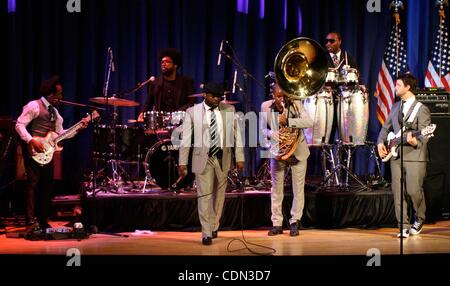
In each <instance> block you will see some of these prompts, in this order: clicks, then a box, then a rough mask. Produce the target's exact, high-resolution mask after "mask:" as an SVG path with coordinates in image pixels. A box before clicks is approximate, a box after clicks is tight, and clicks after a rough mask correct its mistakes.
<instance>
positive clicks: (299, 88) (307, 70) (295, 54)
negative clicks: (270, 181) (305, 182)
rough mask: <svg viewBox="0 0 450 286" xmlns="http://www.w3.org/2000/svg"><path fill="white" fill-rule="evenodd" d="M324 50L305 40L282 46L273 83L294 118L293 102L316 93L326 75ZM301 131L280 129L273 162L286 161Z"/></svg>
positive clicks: (295, 109) (272, 150)
mask: <svg viewBox="0 0 450 286" xmlns="http://www.w3.org/2000/svg"><path fill="white" fill-rule="evenodd" d="M326 55H327V54H326V52H325V50H324V49H323V48H322V46H320V44H319V43H317V42H316V41H314V40H312V39H309V38H303V37H300V38H295V39H293V40H291V41H289V42H288V43H286V44H285V45H284V46H283V47H282V48H281V49H280V51H279V52H278V54H277V56H276V58H275V66H274V72H275V80H276V82H277V84H278V86H279V87H280V89H281V90H282V91H283V92H284V93H285V94H286V97H285V98H286V101H287V103H288V106H289V105H291V106H292V109H293V112H294V114H295V115H294V116H296V117H298V116H299V110H298V108H297V105H296V104H295V103H293V104H292V101H294V100H302V99H305V98H306V97H308V96H310V95H313V94H315V93H316V92H318V91H319V90H320V89H321V88H322V87H323V85H324V84H325V80H326V77H327V72H328V60H327V56H326ZM300 132H301V130H300V129H299V128H290V127H288V126H284V127H281V128H280V130H279V138H280V141H279V142H278V143H277V144H273V145H272V146H271V149H270V152H271V153H272V155H274V156H275V158H276V159H277V160H286V159H288V158H289V157H290V156H291V155H292V154H293V153H294V151H295V149H296V148H297V144H298V141H299V140H298V139H299V137H300Z"/></svg>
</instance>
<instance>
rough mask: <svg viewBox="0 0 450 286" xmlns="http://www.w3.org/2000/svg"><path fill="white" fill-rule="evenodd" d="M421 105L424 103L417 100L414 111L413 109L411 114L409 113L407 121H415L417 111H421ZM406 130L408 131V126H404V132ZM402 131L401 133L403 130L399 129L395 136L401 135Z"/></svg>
mask: <svg viewBox="0 0 450 286" xmlns="http://www.w3.org/2000/svg"><path fill="white" fill-rule="evenodd" d="M421 106H422V103H421V102H417V103H416V105H415V106H414V109H413V111H412V112H411V114H410V115H409V117H408V120H407V121H406V122H408V123H410V124H412V122H413V121H414V119H415V118H416V116H417V112H419V108H420V107H421ZM405 131H406V126H403V132H405ZM400 133H401V130H399V131H398V132H397V133H396V134H395V137H400Z"/></svg>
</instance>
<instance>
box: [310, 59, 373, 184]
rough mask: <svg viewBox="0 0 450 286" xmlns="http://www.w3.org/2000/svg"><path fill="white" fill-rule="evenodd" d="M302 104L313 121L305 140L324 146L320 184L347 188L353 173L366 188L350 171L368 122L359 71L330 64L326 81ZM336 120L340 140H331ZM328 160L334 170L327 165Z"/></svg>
mask: <svg viewBox="0 0 450 286" xmlns="http://www.w3.org/2000/svg"><path fill="white" fill-rule="evenodd" d="M303 104H304V107H305V109H306V111H307V113H308V114H309V116H310V117H311V118H312V119H313V122H314V124H313V127H312V128H308V129H305V130H304V134H305V137H306V141H307V143H308V145H309V146H312V147H320V148H322V156H323V160H322V168H323V169H324V173H325V178H324V180H323V182H322V185H323V186H321V187H324V186H331V185H333V186H339V187H342V186H343V187H344V188H346V189H347V188H348V177H349V176H351V177H352V178H354V179H355V180H356V181H357V182H358V183H360V184H361V187H362V189H366V188H365V185H364V183H362V182H361V181H360V180H359V179H358V178H357V177H356V176H355V175H354V174H352V172H351V171H350V168H351V167H350V162H351V156H352V152H353V151H354V147H357V146H364V145H365V144H366V135H367V129H368V122H369V95H368V93H367V89H366V88H365V86H363V85H359V74H358V71H357V70H356V69H354V68H350V67H348V66H344V67H343V68H342V70H341V71H340V72H339V71H338V70H337V69H336V68H329V69H328V72H327V75H326V80H325V85H324V86H323V87H322V88H321V89H320V90H319V91H318V92H317V93H316V94H313V95H311V96H309V97H307V98H305V99H304V101H303ZM335 114H336V115H337V116H335ZM335 118H337V120H336V121H335ZM333 124H335V125H336V127H337V129H338V135H339V136H338V139H337V141H336V143H337V144H329V142H330V139H331V138H330V137H331V135H332V134H331V133H332V130H333ZM334 147H336V148H334ZM333 149H335V151H336V152H335V153H333ZM341 151H345V152H346V155H347V158H346V160H345V161H346V166H344V165H343V164H341V161H340V159H341ZM327 161H328V162H330V166H331V170H329V169H328V168H327V164H326V162H327ZM342 171H345V173H346V176H345V183H343V182H340V179H341V172H342ZM332 181H334V184H332Z"/></svg>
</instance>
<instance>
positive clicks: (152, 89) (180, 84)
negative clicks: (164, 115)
mask: <svg viewBox="0 0 450 286" xmlns="http://www.w3.org/2000/svg"><path fill="white" fill-rule="evenodd" d="M193 93H195V89H194V81H193V80H192V79H191V78H189V77H186V76H182V75H177V76H176V78H175V90H174V96H175V100H174V106H173V108H172V109H173V110H162V111H175V110H186V109H187V108H188V107H189V106H191V105H193V104H194V103H195V99H194V98H188V95H190V94H193ZM162 96H163V77H162V76H160V77H158V78H157V79H155V80H154V81H153V82H150V84H149V86H148V96H147V100H146V102H145V105H144V110H143V111H144V112H145V111H149V110H152V109H153V107H155V109H156V110H160V104H161V98H162Z"/></svg>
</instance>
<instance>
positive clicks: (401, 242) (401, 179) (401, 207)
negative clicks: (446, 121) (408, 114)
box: [399, 100, 405, 255]
mask: <svg viewBox="0 0 450 286" xmlns="http://www.w3.org/2000/svg"><path fill="white" fill-rule="evenodd" d="M399 112H400V114H401V117H402V120H400V255H403V219H404V218H403V195H404V194H403V193H404V189H403V184H404V180H405V178H404V176H403V173H404V170H403V133H404V130H403V120H404V118H403V100H402V101H401V102H400V111H399Z"/></svg>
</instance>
